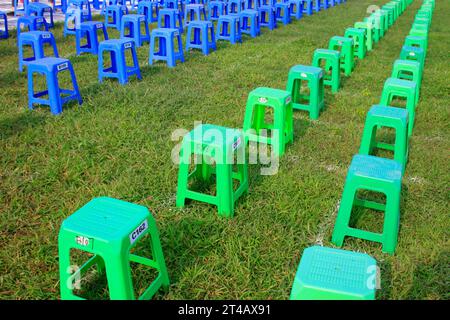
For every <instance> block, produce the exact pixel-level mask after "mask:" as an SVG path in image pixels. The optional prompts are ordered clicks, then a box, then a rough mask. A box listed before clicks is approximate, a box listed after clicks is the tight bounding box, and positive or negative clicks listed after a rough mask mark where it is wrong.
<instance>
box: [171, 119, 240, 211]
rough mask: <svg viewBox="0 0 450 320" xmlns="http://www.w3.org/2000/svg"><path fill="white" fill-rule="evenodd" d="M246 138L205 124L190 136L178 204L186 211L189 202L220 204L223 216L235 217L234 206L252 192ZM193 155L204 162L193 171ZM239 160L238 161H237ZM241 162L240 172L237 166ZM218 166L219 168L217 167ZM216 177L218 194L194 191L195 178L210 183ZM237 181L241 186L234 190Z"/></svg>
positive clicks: (184, 150) (182, 159)
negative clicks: (249, 186)
mask: <svg viewBox="0 0 450 320" xmlns="http://www.w3.org/2000/svg"><path fill="white" fill-rule="evenodd" d="M245 153H246V148H245V142H244V135H243V133H242V132H241V131H240V130H236V129H230V128H225V127H220V126H215V125H210V124H202V125H199V126H197V127H196V128H195V129H194V130H192V131H191V132H189V133H188V134H186V135H185V136H184V138H183V142H182V145H181V151H180V166H179V171H178V187H177V200H176V205H177V207H179V208H183V207H184V205H185V202H186V199H193V200H197V201H202V202H206V203H210V204H212V205H216V206H217V208H218V214H219V215H220V216H223V217H226V218H231V217H233V216H234V204H235V202H236V201H237V200H238V199H239V198H240V196H241V195H243V194H244V193H246V192H248V164H247V158H246V154H245ZM191 156H194V157H196V159H200V160H201V161H200V162H199V161H197V162H196V163H195V167H194V169H193V170H192V171H191V172H190V168H189V167H190V164H191ZM235 157H237V161H235V159H234V158H235ZM235 162H237V171H235V170H233V164H234V163H235ZM214 163H215V166H214V165H213V164H214ZM212 175H215V177H216V195H210V194H204V193H201V192H197V191H194V190H190V188H189V182H190V179H191V178H194V177H196V178H198V179H200V180H203V181H208V180H209V179H210V177H211V176H212ZM234 181H238V182H239V186H238V188H237V189H236V191H234V188H233V184H234Z"/></svg>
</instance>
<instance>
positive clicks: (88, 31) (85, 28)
mask: <svg viewBox="0 0 450 320" xmlns="http://www.w3.org/2000/svg"><path fill="white" fill-rule="evenodd" d="M98 30H101V31H102V32H103V38H104V40H108V32H107V31H106V27H105V24H104V23H103V22H100V21H85V22H82V23H81V24H80V27H79V28H78V29H77V31H76V46H77V55H80V54H81V53H83V52H86V53H92V54H98V46H99V41H98ZM83 39H86V44H84V45H83V44H82V40H83Z"/></svg>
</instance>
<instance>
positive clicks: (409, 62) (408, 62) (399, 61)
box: [394, 59, 420, 67]
mask: <svg viewBox="0 0 450 320" xmlns="http://www.w3.org/2000/svg"><path fill="white" fill-rule="evenodd" d="M395 65H409V66H412V67H420V62H419V61H416V60H408V59H397V60H395V62H394V66H395Z"/></svg>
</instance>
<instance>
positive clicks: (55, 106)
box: [46, 73, 62, 115]
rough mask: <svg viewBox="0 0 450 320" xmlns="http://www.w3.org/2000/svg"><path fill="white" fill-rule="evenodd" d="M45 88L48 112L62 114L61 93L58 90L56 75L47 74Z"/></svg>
mask: <svg viewBox="0 0 450 320" xmlns="http://www.w3.org/2000/svg"><path fill="white" fill-rule="evenodd" d="M46 78H47V88H48V98H49V101H50V111H51V112H52V113H53V114H55V115H56V114H60V113H61V112H62V103H61V93H60V90H59V81H58V74H57V73H52V74H47V76H46Z"/></svg>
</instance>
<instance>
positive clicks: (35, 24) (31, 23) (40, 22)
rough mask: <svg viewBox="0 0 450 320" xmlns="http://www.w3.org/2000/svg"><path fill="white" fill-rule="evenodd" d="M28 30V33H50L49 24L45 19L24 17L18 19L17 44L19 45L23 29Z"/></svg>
mask: <svg viewBox="0 0 450 320" xmlns="http://www.w3.org/2000/svg"><path fill="white" fill-rule="evenodd" d="M23 28H26V29H27V30H28V31H39V30H43V31H48V26H47V23H46V22H45V19H44V18H43V17H36V16H22V17H19V19H17V43H19V39H20V34H21V33H22V29H23Z"/></svg>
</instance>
